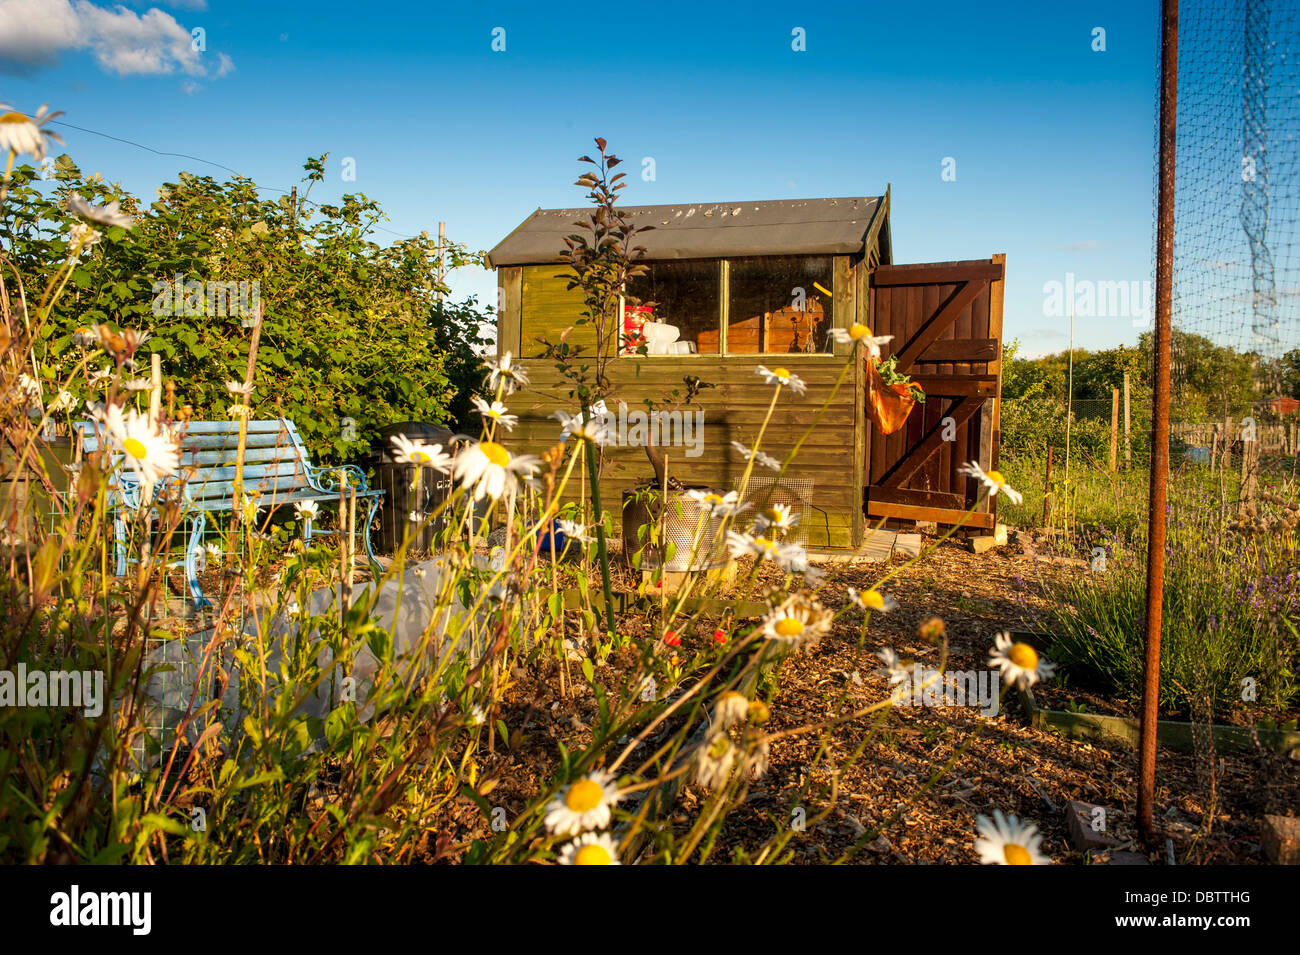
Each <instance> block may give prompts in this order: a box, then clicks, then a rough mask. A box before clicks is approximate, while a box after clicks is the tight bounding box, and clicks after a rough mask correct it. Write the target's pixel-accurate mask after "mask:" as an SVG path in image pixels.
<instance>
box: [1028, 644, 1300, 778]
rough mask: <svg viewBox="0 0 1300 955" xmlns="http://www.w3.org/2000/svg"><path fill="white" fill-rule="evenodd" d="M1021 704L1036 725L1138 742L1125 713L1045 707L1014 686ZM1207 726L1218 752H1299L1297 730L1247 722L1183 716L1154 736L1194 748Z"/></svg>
mask: <svg viewBox="0 0 1300 955" xmlns="http://www.w3.org/2000/svg"><path fill="white" fill-rule="evenodd" d="M1012 636H1013V637H1014V638H1016V639H1021V638H1026V637H1027V638H1032V640H1033V641H1034V642H1037V643H1039V644H1040V645H1041V643H1042V641H1043V639H1044V637H1046V636H1047V635H1046V634H1041V633H1029V632H1026V631H1012ZM1016 693H1017V695H1018V696H1019V698H1020V705H1021V706H1022V707H1023V708H1024V710H1025V713H1026V714H1027V715H1028V716H1029V722H1030V725H1031V726H1033V727H1034V728H1035V729H1042V730H1046V729H1049V728H1054V729H1059V730H1062V731H1063V732H1064V733H1065V734H1066V735H1067V736H1069V737H1070V738H1071V739H1087V740H1115V741H1118V742H1121V743H1128V744H1130V745H1132V746H1137V744H1138V721H1137V720H1135V719H1133V718H1131V717H1127V716H1106V715H1103V714H1100V713H1068V712H1065V711H1063V710H1048V709H1044V708H1043V707H1041V706H1039V705H1038V703H1037V702H1036V701H1035V700H1034V694H1033V692H1032V691H1030V690H1022V689H1019V688H1017V690H1016ZM1206 730H1209V731H1211V732H1212V733H1213V734H1214V748H1215V750H1216V751H1218V752H1225V753H1248V752H1253V751H1254V750H1255V749H1256V747H1257V746H1263V747H1265V748H1266V749H1270V750H1273V751H1274V752H1276V753H1281V754H1283V755H1292V756H1300V732H1296V731H1294V730H1271V729H1252V728H1251V727H1249V726H1231V725H1228V724H1226V723H1214V724H1205V723H1189V722H1187V721H1186V720H1158V721H1157V723H1156V740H1157V741H1158V742H1160V743H1162V744H1164V745H1165V746H1168V747H1169V748H1170V749H1176V750H1179V751H1180V752H1188V753H1190V752H1194V751H1195V749H1196V738H1197V734H1202V735H1203V734H1204V733H1205V731H1206Z"/></svg>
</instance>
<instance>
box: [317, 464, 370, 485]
mask: <svg viewBox="0 0 1300 955" xmlns="http://www.w3.org/2000/svg"><path fill="white" fill-rule="evenodd" d="M304 467H305V468H306V470H307V481H308V482H309V483H310V484H311V486H312V487H313V488H315V489H316V490H318V491H323V492H331V491H338V489H339V472H340V471H342V472H344V473H345V474H347V476H348V486H349V487H353V488H356V489H357V490H358V491H368V490H370V484H369V483H368V482H367V481H366V472H365V471H363V470H361V468H359V467H357V465H355V464H339V465H336V466H334V467H328V468H318V467H316V465H314V464H305V463H304Z"/></svg>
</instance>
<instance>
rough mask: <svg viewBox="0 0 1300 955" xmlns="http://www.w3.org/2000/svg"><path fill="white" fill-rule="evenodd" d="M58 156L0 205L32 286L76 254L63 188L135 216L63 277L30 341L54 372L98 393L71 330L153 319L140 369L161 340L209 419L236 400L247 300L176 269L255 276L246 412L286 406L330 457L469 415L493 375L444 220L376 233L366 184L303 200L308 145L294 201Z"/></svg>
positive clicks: (86, 393) (51, 378)
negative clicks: (458, 290) (120, 182)
mask: <svg viewBox="0 0 1300 955" xmlns="http://www.w3.org/2000/svg"><path fill="white" fill-rule="evenodd" d="M54 168H55V170H56V172H55V182H54V184H53V186H52V187H51V186H50V185H48V184H46V183H43V182H42V181H41V180H40V179H38V177H37V175H36V172H35V170H34V169H33V168H32V167H31V166H28V165H22V166H19V167H18V168H17V169H16V170H15V172H14V177H13V182H12V184H11V186H10V190H9V196H8V200H7V202H6V203H5V204H4V206H3V208H2V209H0V242H2V243H3V245H4V247H5V249H6V252H7V254H8V255H9V256H10V258H11V259H12V260H13V261H14V262H15V264H16V265H17V267H18V270H19V271H20V272H22V273H23V274H24V275H25V276H27V279H28V282H29V285H31V286H32V287H42V286H43V285H44V283H45V281H46V280H47V279H48V278H49V277H50V276H51V275H53V274H54V273H55V271H56V270H57V269H58V267H59V266H60V265H61V264H62V263H63V262H64V261H65V260H66V257H67V254H68V249H69V237H70V230H71V223H70V222H69V221H68V220H66V218H65V217H64V212H63V210H64V208H65V207H66V205H67V203H68V200H69V198H70V197H72V196H80V197H81V198H82V199H86V200H88V201H90V202H92V203H95V202H100V203H102V202H106V201H108V200H115V201H118V202H120V203H121V208H122V210H123V211H124V212H129V213H134V214H137V215H138V216H139V219H138V221H137V223H136V225H135V226H134V227H133V228H131V229H129V230H127V229H123V228H121V227H117V226H115V227H112V228H110V229H108V230H106V238H107V241H102V242H99V243H97V244H95V245H93V246H92V247H90V248H88V249H85V250H83V251H82V252H81V253H80V254H79V261H78V262H77V264H76V266H75V268H73V269H72V272H71V275H70V278H69V281H68V285H67V289H66V294H64V295H62V296H60V297H58V298H57V299H56V300H55V302H54V307H53V309H52V310H51V312H50V314H49V315H48V317H45V320H44V321H43V322H42V323H41V326H40V331H39V336H40V340H39V341H38V343H36V346H35V354H36V358H37V361H38V362H39V364H40V378H41V379H42V381H43V382H44V383H45V384H46V385H47V387H48V386H49V385H51V384H52V383H53V382H56V381H62V380H65V379H71V385H70V390H71V391H72V392H73V393H74V395H75V396H76V397H77V398H79V399H88V398H102V397H103V395H102V393H100V394H95V393H93V392H92V389H91V388H90V387H89V386H88V385H87V384H86V383H85V382H84V381H79V380H78V377H79V376H76V375H72V374H71V373H72V372H73V371H74V370H75V369H76V368H77V366H78V364H79V363H80V362H82V361H83V360H84V359H85V357H86V354H87V353H86V352H85V351H84V350H83V349H82V348H79V347H78V346H77V345H76V344H74V340H73V336H74V334H75V333H76V331H77V330H78V329H79V328H82V327H86V326H91V327H94V326H97V325H98V324H100V323H107V324H109V325H110V326H112V327H118V328H126V327H130V328H136V329H142V328H148V329H149V330H150V332H151V337H150V339H149V340H148V341H146V342H145V344H144V346H143V347H142V349H141V350H140V351H139V353H138V355H137V359H138V360H139V361H140V367H137V368H136V369H135V373H136V374H140V375H147V374H148V367H149V365H148V362H149V358H148V356H149V355H150V354H155V353H156V354H159V355H160V356H161V357H162V361H163V370H164V374H165V376H166V377H167V378H169V379H171V380H172V381H174V382H175V384H176V400H177V403H178V407H179V406H180V405H183V404H188V405H190V406H191V407H192V409H193V413H194V416H195V417H196V418H200V419H221V418H224V417H226V407H227V406H228V405H229V404H230V400H231V399H230V395H229V394H228V392H227V390H226V387H225V383H226V382H227V381H229V380H235V381H242V380H243V378H244V372H245V363H246V355H247V351H248V338H249V335H250V332H249V331H248V329H247V328H246V325H249V324H251V323H250V322H248V321H247V319H248V318H249V316H248V315H247V314H246V312H245V313H239V310H238V308H237V307H236V306H234V305H233V303H230V302H228V301H222V300H219V299H218V298H216V297H215V296H214V294H213V292H212V291H211V287H210V286H204V287H203V288H204V289H205V291H200V292H198V293H197V294H193V293H192V290H191V289H185V288H184V284H185V283H186V282H194V281H197V282H204V283H207V282H214V283H235V285H237V284H238V283H240V282H246V283H250V284H249V285H247V286H245V290H246V292H245V296H244V299H243V304H244V305H245V306H246V307H247V308H251V307H253V306H254V305H255V301H260V302H261V305H262V307H263V308H264V320H263V327H262V337H261V343H260V350H259V355H258V358H259V371H258V379H259V386H258V390H257V391H256V392H255V393H254V395H253V410H254V415H255V416H258V417H275V416H276V415H283V416H285V417H287V418H290V419H292V420H294V421H295V422H296V423H297V424H298V426H299V428H300V430H301V431H302V434H303V437H304V439H305V440H306V442H307V444H308V446H309V447H311V448H312V451H313V453H314V454H315V455H317V456H319V457H320V458H321V461H322V463H335V462H338V461H342V460H346V459H348V458H349V457H353V456H355V454H356V453H357V452H358V451H359V450H361V449H363V448H364V447H365V446H366V445H367V444H368V443H369V441H370V439H371V438H372V437H373V435H374V432H375V430H376V429H377V428H379V427H381V426H383V425H385V424H390V423H393V422H395V421H401V420H408V419H417V420H428V421H439V422H446V423H452V424H456V425H468V424H469V423H470V422H469V421H467V420H466V419H467V418H468V410H469V408H468V402H469V395H470V394H472V393H474V392H476V391H478V390H479V389H480V388H481V385H482V378H483V366H482V362H481V360H480V359H479V358H478V355H477V352H478V350H479V347H480V346H481V345H482V344H484V343H485V342H486V341H487V336H486V335H485V333H484V331H483V328H482V326H483V322H484V318H483V316H482V315H480V314H479V313H478V311H477V309H476V308H475V306H474V303H473V302H472V301H471V302H469V303H465V304H458V305H452V304H447V305H445V306H440V305H439V303H438V302H437V297H436V296H437V292H438V290H439V286H438V285H437V244H436V238H433V239H431V238H430V237H429V235H428V234H427V233H422V234H421V235H420V236H417V237H415V238H412V239H406V240H402V241H399V242H396V243H394V244H392V245H390V246H381V245H379V244H377V243H376V242H374V241H372V239H371V238H370V236H371V234H372V227H373V226H374V225H375V223H376V222H378V221H380V220H382V219H383V218H384V216H383V213H382V211H381V209H380V208H379V206H378V205H377V204H376V203H375V202H373V201H371V200H369V199H367V198H366V197H365V196H363V195H348V196H345V197H344V198H343V200H342V202H341V203H340V204H339V205H329V204H316V203H313V202H311V201H310V200H309V199H308V196H309V194H310V190H311V186H312V185H313V184H314V183H316V182H319V181H320V180H321V178H322V177H323V175H324V172H323V170H324V157H321V158H319V159H312V160H309V161H308V162H307V163H306V165H305V167H304V168H305V169H306V170H307V176H306V178H305V180H304V183H305V185H306V188H305V189H304V190H303V191H302V199H301V200H299V201H298V202H297V204H296V206H295V204H294V203H292V202H291V201H290V199H289V197H287V196H281V197H279V198H274V199H271V198H262V197H261V196H260V195H259V191H258V188H257V186H256V185H255V184H254V183H253V182H251V181H250V180H248V179H245V178H240V177H236V178H234V179H232V180H230V181H228V182H224V183H219V182H217V181H215V180H214V179H212V178H210V177H206V176H195V175H190V174H188V173H182V174H181V175H180V176H179V178H178V180H177V181H176V182H174V183H167V184H166V185H165V186H164V187H163V188H162V189H160V190H159V196H158V199H157V200H156V201H154V202H153V203H151V204H147V205H146V204H145V203H144V202H142V201H141V200H139V199H137V198H135V197H133V196H130V195H128V194H127V193H126V192H124V191H123V190H122V189H121V187H120V186H116V185H113V186H110V185H106V184H105V183H104V182H103V180H102V178H101V177H100V176H99V175H98V174H94V175H90V176H86V175H83V174H82V172H81V170H79V169H78V168H77V167H76V165H75V164H74V163H73V162H72V160H71V159H69V158H68V157H67V156H61V157H59V159H58V160H57V161H56V163H55V164H54ZM474 259H475V257H474V256H471V255H469V254H468V253H466V251H465V250H464V249H463V248H462V247H460V246H454V245H453V246H451V247H450V248H449V249H448V250H447V258H446V262H447V265H448V267H455V266H458V265H461V264H464V263H467V262H470V261H473V260H474ZM252 283H257V284H256V286H254V285H253V284H252ZM177 285H180V286H182V292H181V295H180V299H179V301H178V299H177V296H176V294H175V287H176V286H177ZM225 289H226V290H227V291H232V292H233V290H234V286H225ZM254 296H256V299H255V298H254ZM178 305H179V308H178V307H177V306H178ZM223 311H224V312H225V314H221V312H223ZM214 312H215V313H216V314H213V313H214ZM90 370H91V371H94V370H95V369H93V368H92V369H90Z"/></svg>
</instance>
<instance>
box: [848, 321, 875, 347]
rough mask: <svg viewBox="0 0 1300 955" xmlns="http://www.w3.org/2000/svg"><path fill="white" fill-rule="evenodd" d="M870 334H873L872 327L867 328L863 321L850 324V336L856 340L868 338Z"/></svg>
mask: <svg viewBox="0 0 1300 955" xmlns="http://www.w3.org/2000/svg"><path fill="white" fill-rule="evenodd" d="M870 334H871V329H869V328H867V326H866V325H863V324H862V323H861V322H858V323H856V324H854V325H850V326H849V337H850V338H852V339H853V340H854V341H855V342H856V341H857V340H858V339H859V338H866V337H867V336H868V335H870Z"/></svg>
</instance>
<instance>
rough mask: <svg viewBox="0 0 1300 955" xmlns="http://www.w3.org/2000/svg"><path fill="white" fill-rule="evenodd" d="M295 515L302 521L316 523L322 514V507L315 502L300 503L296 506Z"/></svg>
mask: <svg viewBox="0 0 1300 955" xmlns="http://www.w3.org/2000/svg"><path fill="white" fill-rule="evenodd" d="M293 513H294V516H295V517H297V518H298V520H300V521H314V520H316V515H318V514H319V513H320V505H318V504H317V503H316V502H315V501H299V502H298V503H297V504H295V505H294V507H293Z"/></svg>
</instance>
